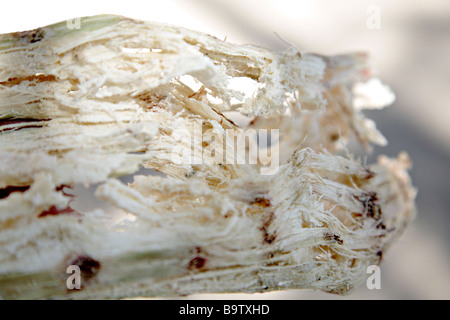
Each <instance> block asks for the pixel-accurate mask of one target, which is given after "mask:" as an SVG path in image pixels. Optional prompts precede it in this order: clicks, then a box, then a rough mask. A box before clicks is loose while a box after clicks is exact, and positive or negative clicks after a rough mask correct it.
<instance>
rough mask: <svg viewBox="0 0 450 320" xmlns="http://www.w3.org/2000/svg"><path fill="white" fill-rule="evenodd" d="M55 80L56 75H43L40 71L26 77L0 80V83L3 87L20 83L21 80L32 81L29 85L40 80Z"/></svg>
mask: <svg viewBox="0 0 450 320" xmlns="http://www.w3.org/2000/svg"><path fill="white" fill-rule="evenodd" d="M55 80H56V77H55V76H54V75H52V74H49V75H45V74H42V73H38V74H35V75H31V76H27V77H19V78H16V77H14V78H9V79H8V80H6V81H0V85H2V86H5V87H12V86H16V85H18V84H21V83H22V82H23V81H30V82H33V84H31V85H34V84H36V83H40V82H47V81H55Z"/></svg>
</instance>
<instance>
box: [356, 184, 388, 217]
mask: <svg viewBox="0 0 450 320" xmlns="http://www.w3.org/2000/svg"><path fill="white" fill-rule="evenodd" d="M354 198H355V199H356V200H358V201H359V202H361V203H362V205H363V207H364V213H365V214H367V215H368V216H369V217H371V218H374V219H375V220H379V219H380V218H381V216H382V211H381V208H380V206H379V205H378V203H377V202H378V197H377V193H376V192H373V191H369V192H364V193H362V194H360V195H355V196H354Z"/></svg>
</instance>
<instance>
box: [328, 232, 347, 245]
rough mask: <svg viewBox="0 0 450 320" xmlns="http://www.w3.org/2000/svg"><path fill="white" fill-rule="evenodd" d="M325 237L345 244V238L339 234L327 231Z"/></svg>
mask: <svg viewBox="0 0 450 320" xmlns="http://www.w3.org/2000/svg"><path fill="white" fill-rule="evenodd" d="M325 239H326V240H331V241H336V242H337V243H338V244H340V245H342V244H344V240H342V239H341V237H340V236H339V235H337V234H333V233H329V232H326V233H325Z"/></svg>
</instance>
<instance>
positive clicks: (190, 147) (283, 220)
mask: <svg viewBox="0 0 450 320" xmlns="http://www.w3.org/2000/svg"><path fill="white" fill-rule="evenodd" d="M243 79H244V81H246V83H249V84H251V86H250V87H251V89H252V90H253V91H252V92H249V90H246V89H245V90H244V88H236V86H233V85H232V83H233V81H242V80H243ZM374 83H375V84H376V85H377V84H378V82H376V81H375V82H374V79H373V78H372V77H371V75H370V73H369V68H368V65H367V56H366V55H364V54H361V53H355V54H348V55H339V56H332V57H325V56H322V55H318V54H310V53H304V52H302V53H300V52H299V51H298V50H296V49H295V48H290V49H289V50H287V51H285V52H275V51H272V50H269V49H264V48H260V47H256V46H251V45H236V44H231V43H227V42H224V41H221V40H218V39H216V38H214V37H212V36H209V35H205V34H202V33H200V32H196V31H191V30H187V29H184V28H181V27H175V26H170V25H164V24H159V23H150V22H144V21H139V20H132V19H129V18H124V17H120V16H109V15H102V16H94V17H85V18H81V19H80V28H79V29H76V28H70V27H69V25H68V24H67V22H61V23H58V24H54V25H51V26H47V27H43V28H39V29H37V30H33V31H26V32H18V33H12V34H5V35H1V36H0V101H1V102H0V195H1V199H0V245H1V247H0V297H1V298H4V299H49V298H55V299H85V298H95V299H98V298H124V297H136V296H153V297H155V296H156V297H161V296H172V297H173V296H179V295H189V294H194V293H218V292H228V293H229V292H249V293H252V292H266V291H273V290H286V289H317V290H322V291H326V292H332V293H337V294H346V293H348V292H352V291H353V290H354V289H355V288H356V287H358V286H359V285H361V283H363V282H364V280H365V278H366V276H367V274H366V270H367V267H368V266H370V265H378V264H380V263H381V260H382V256H383V252H384V251H385V250H386V249H387V248H388V247H389V246H390V245H391V244H392V243H394V242H395V239H397V238H398V237H399V236H400V235H401V234H402V232H403V231H404V229H405V228H406V227H407V226H408V225H409V224H410V222H411V221H412V220H413V218H414V216H415V205H414V198H415V193H416V191H415V189H414V188H413V187H412V185H411V181H410V178H409V176H408V173H407V170H408V169H409V168H410V160H409V158H408V156H407V155H406V153H401V154H400V155H399V157H398V158H397V159H388V158H387V157H380V158H379V160H378V162H377V163H375V164H372V165H365V164H363V163H362V161H361V160H359V159H355V158H354V157H352V156H350V155H344V151H346V152H348V150H347V147H348V144H349V141H357V142H358V143H359V144H360V145H361V146H362V147H363V148H366V150H370V145H371V144H381V145H382V144H384V143H385V142H386V141H385V139H384V137H383V136H382V135H381V133H379V132H378V131H377V129H376V127H375V126H374V123H373V122H372V121H371V120H369V119H367V118H366V117H365V116H364V115H363V114H362V112H361V108H362V107H367V108H369V107H371V105H370V101H371V99H370V97H363V98H364V99H363V101H365V103H366V104H365V105H364V106H361V105H358V104H356V103H355V100H356V99H357V98H359V100H358V101H361V97H360V96H357V93H355V90H353V89H354V88H355V86H357V85H358V86H361V85H363V86H364V85H366V86H369V85H374ZM380 86H381V89H382V90H381V93H380V92H378V93H377V94H386V95H387V96H388V97H390V96H391V92H390V91H389V90H388V89H387V88H386V87H384V86H382V85H380V84H378V87H379V88H380ZM388 100H389V99H388ZM377 101H379V99H378V100H377ZM377 107H379V106H377ZM273 129H276V130H277V131H276V132H279V134H280V139H279V141H277V142H276V143H274V144H272V145H271V146H270V148H269V149H270V152H269V154H268V157H269V158H270V159H271V165H272V167H271V168H270V169H273V170H272V171H271V173H270V174H269V173H268V171H264V170H263V169H265V168H266V167H267V162H265V161H263V160H264V159H262V158H261V157H256V159H253V160H255V161H254V162H251V161H250V160H249V161H243V160H245V159H242V158H240V155H239V152H237V154H236V153H230V152H229V150H230V149H229V147H233V146H234V144H233V143H234V141H235V140H233V139H234V138H235V137H236V138H237V139H238V140H239V139H240V138H242V140H241V141H246V140H245V138H246V137H248V136H247V134H248V132H251V133H253V132H256V133H258V132H262V131H261V130H266V131H264V132H267V130H273ZM249 130H253V131H249ZM271 132H272V131H271ZM206 135H209V137H210V138H211V137H214V139H206V138H205V136H206ZM237 147H238V149H239V148H240V149H239V150H241V151H248V150H260V149H262V148H263V147H262V146H261V145H260V144H259V143H257V142H255V141H253V142H251V141H250V142H249V143H247V144H246V143H244V144H238V145H237ZM252 148H256V149H252ZM211 150H214V154H212V153H211V152H209V151H211ZM239 150H238V151H239ZM175 151H176V152H175ZM179 152H181V153H183V152H184V153H187V154H188V157H181V158H179V157H177V155H179ZM197 156H198V157H199V158H198V157H197ZM241 156H242V154H241ZM196 157H197V158H196ZM180 159H181V160H182V161H178V160H180ZM218 159H219V160H220V161H219V160H218ZM249 159H251V155H250V158H249ZM274 159H276V160H277V161H275V160H274ZM274 163H275V164H276V165H274ZM140 168H147V169H152V170H154V172H153V174H147V175H142V174H140V173H141V172H142V171H139V173H138V174H136V173H137V172H138V170H139V169H140ZM156 172H157V173H158V174H156ZM126 175H134V181H133V182H132V183H129V184H126V183H124V182H122V181H121V180H120V177H122V176H126ZM80 186H85V187H89V186H91V187H95V197H96V198H97V199H98V200H100V201H103V203H104V206H101V207H92V209H90V210H87V211H84V212H80V210H77V209H76V208H74V205H73V202H74V197H76V195H74V194H72V193H71V189H73V188H77V187H80ZM70 266H76V267H78V270H80V272H81V273H80V277H81V287H80V288H77V289H71V288H70V285H69V284H68V278H69V276H70V275H71V274H70V273H68V271H67V270H68V267H70Z"/></svg>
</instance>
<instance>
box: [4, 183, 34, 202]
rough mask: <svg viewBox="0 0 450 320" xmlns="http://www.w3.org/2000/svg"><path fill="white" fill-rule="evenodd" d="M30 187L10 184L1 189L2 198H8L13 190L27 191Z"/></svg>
mask: <svg viewBox="0 0 450 320" xmlns="http://www.w3.org/2000/svg"><path fill="white" fill-rule="evenodd" d="M28 189H30V186H8V187H6V188H3V189H0V199H5V198H7V197H8V196H9V195H10V194H11V193H13V192H25V191H27V190H28Z"/></svg>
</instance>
